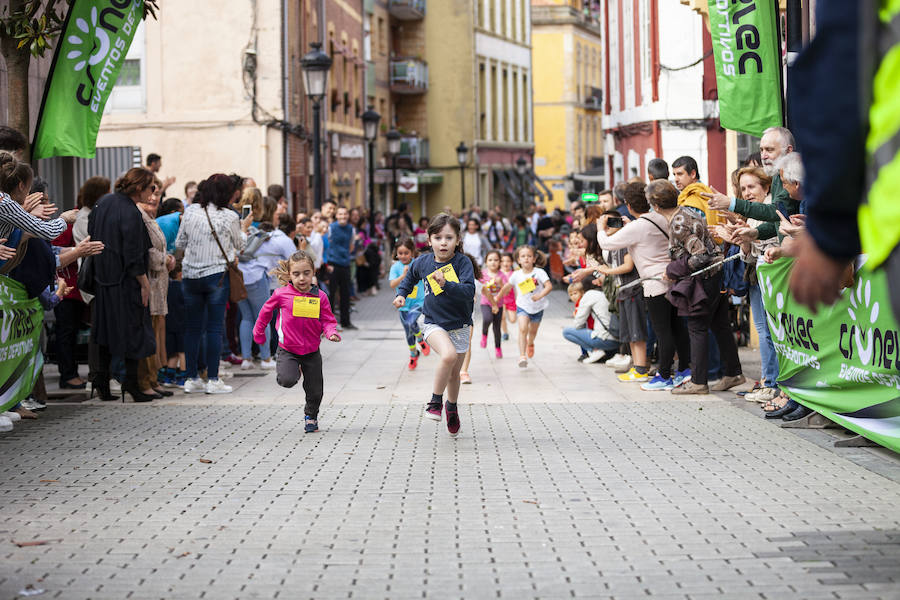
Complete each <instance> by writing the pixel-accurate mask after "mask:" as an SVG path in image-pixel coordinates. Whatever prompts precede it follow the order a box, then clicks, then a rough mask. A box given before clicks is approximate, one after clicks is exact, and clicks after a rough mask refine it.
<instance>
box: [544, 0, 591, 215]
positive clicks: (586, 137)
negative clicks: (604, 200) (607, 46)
mask: <svg viewBox="0 0 900 600" xmlns="http://www.w3.org/2000/svg"><path fill="white" fill-rule="evenodd" d="M596 5H597V3H596V2H588V1H586V0H532V2H531V7H532V8H531V10H532V13H531V25H532V61H533V69H534V142H535V156H534V165H535V167H534V168H535V172H536V173H537V175H538V176H539V177H540V178H541V179H543V180H544V182H545V183H546V184H547V185H548V186H549V187H550V189H551V191H552V193H553V200H552V201H551V203H550V206H548V208H550V209H552V208H565V207H566V206H567V202H566V200H567V198H568V195H569V193H570V192H577V191H580V190H582V189H583V190H588V189H593V190H597V191H599V190H600V189H602V188H603V187H604V185H605V177H604V162H603V156H604V152H603V128H602V122H601V119H602V113H603V111H602V105H603V93H602V86H601V77H602V71H603V69H602V63H603V46H602V40H601V36H600V23H599V19H598V17H599V15H596V14H595V8H593V7H595V6H596Z"/></svg>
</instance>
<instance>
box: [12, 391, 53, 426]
mask: <svg viewBox="0 0 900 600" xmlns="http://www.w3.org/2000/svg"><path fill="white" fill-rule="evenodd" d="M22 408H24V409H26V410H44V409H45V408H47V405H46V404H41V403H40V402H38V401H37V400H35V399H34V397H32V396H28V397H27V398H25V399H24V400H22ZM13 421H15V419H13Z"/></svg>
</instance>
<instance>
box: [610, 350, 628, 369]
mask: <svg viewBox="0 0 900 600" xmlns="http://www.w3.org/2000/svg"><path fill="white" fill-rule="evenodd" d="M630 360H631V359H630V358H629V357H628V356H627V355H625V354H619V353H618V352H616V354H615V356H613V357H612V358H611V359H609V360H608V361H606V363H605V364H606V366H607V367H613V368H615V367H620V366H622V365H623V364H624V363H627V362H629V361H630Z"/></svg>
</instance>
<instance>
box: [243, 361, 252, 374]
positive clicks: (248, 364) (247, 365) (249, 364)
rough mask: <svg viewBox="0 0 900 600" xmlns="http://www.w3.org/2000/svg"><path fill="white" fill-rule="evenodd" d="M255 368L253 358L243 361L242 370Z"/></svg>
mask: <svg viewBox="0 0 900 600" xmlns="http://www.w3.org/2000/svg"><path fill="white" fill-rule="evenodd" d="M252 368H253V361H252V360H243V361H241V371H249V370H250V369H252Z"/></svg>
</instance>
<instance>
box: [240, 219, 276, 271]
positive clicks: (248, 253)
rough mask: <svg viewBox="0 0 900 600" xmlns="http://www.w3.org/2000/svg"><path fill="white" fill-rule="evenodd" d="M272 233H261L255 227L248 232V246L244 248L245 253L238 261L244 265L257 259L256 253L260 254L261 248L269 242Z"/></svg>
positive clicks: (242, 253)
mask: <svg viewBox="0 0 900 600" xmlns="http://www.w3.org/2000/svg"><path fill="white" fill-rule="evenodd" d="M272 233H273V232H271V231H260V230H259V229H257V228H255V227H251V228H250V230H249V231H248V232H247V245H246V246H244V251H243V252H241V254H240V255H239V256H238V260H239V261H240V262H242V263H243V262H250V261H251V260H253V259H254V258H256V253H257V252H259V248H260V246H262V245H263V244H264V243H266V242H268V241H269V239H270V238H271V237H272Z"/></svg>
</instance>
